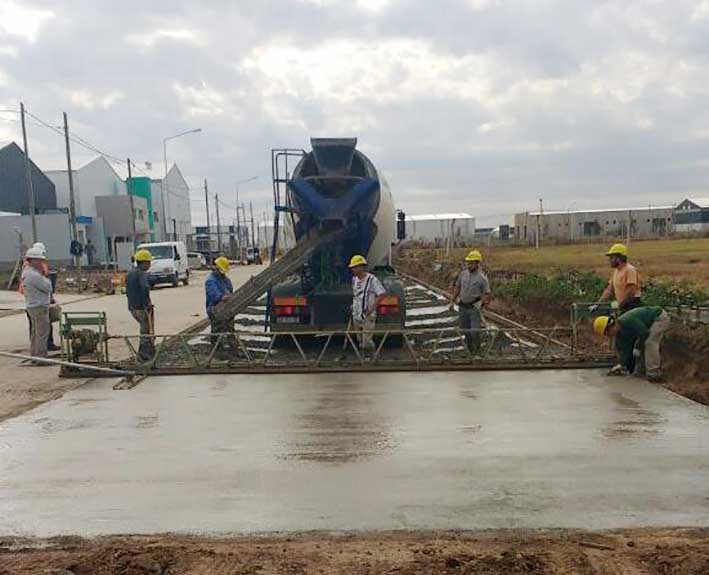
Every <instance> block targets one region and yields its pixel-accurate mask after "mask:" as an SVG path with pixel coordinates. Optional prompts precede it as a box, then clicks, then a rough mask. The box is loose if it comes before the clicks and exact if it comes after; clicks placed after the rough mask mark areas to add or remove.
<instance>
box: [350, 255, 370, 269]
mask: <svg viewBox="0 0 709 575" xmlns="http://www.w3.org/2000/svg"><path fill="white" fill-rule="evenodd" d="M366 265H367V260H366V259H364V256H361V255H359V254H357V255H356V256H352V259H351V260H350V267H351V268H356V267H357V266H366Z"/></svg>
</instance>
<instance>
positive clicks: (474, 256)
mask: <svg viewBox="0 0 709 575" xmlns="http://www.w3.org/2000/svg"><path fill="white" fill-rule="evenodd" d="M465 261H466V262H481V261H483V256H482V254H481V253H480V252H479V251H478V250H471V251H470V252H468V255H467V256H465Z"/></svg>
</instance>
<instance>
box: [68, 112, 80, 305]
mask: <svg viewBox="0 0 709 575" xmlns="http://www.w3.org/2000/svg"><path fill="white" fill-rule="evenodd" d="M63 114H64V142H65V143H66V169H67V174H69V218H70V219H71V222H70V223H71V239H72V240H73V241H74V242H77V245H78V241H79V233H78V231H77V229H76V200H75V197H74V173H73V172H72V170H71V145H70V144H69V122H68V121H67V117H66V112H63ZM74 269H75V270H76V284H77V287H78V289H79V292H81V291H82V285H81V256H80V255H79V254H74Z"/></svg>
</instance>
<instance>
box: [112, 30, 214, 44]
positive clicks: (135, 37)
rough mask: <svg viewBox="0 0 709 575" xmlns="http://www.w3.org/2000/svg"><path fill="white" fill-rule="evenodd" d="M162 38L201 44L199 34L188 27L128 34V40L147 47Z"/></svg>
mask: <svg viewBox="0 0 709 575" xmlns="http://www.w3.org/2000/svg"><path fill="white" fill-rule="evenodd" d="M162 40H172V41H178V42H191V43H193V44H199V43H200V39H199V36H198V35H197V34H196V33H195V32H194V31H193V30H189V29H187V28H160V29H158V30H150V31H147V32H143V33H140V34H130V35H128V36H126V41H127V42H128V43H130V44H137V45H139V46H144V47H146V48H152V47H153V46H155V44H157V43H158V42H160V41H162Z"/></svg>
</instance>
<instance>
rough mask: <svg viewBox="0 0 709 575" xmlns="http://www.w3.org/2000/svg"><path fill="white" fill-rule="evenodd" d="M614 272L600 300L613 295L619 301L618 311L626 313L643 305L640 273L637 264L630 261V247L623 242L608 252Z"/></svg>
mask: <svg viewBox="0 0 709 575" xmlns="http://www.w3.org/2000/svg"><path fill="white" fill-rule="evenodd" d="M606 256H608V258H609V261H610V264H611V267H612V268H613V273H612V274H611V278H610V280H609V282H608V286H607V287H606V289H605V290H604V291H603V294H602V295H601V298H600V300H599V301H600V302H604V301H608V300H609V299H610V297H611V296H613V297H615V300H616V301H617V302H618V312H619V313H621V314H622V313H625V312H626V311H629V310H631V309H633V308H636V307H640V306H642V305H643V303H642V300H641V299H640V295H641V293H640V275H639V274H638V270H637V269H635V266H633V265H631V264H629V263H628V248H627V247H626V246H625V245H623V244H613V245H612V246H611V248H610V249H609V250H608V252H606Z"/></svg>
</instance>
